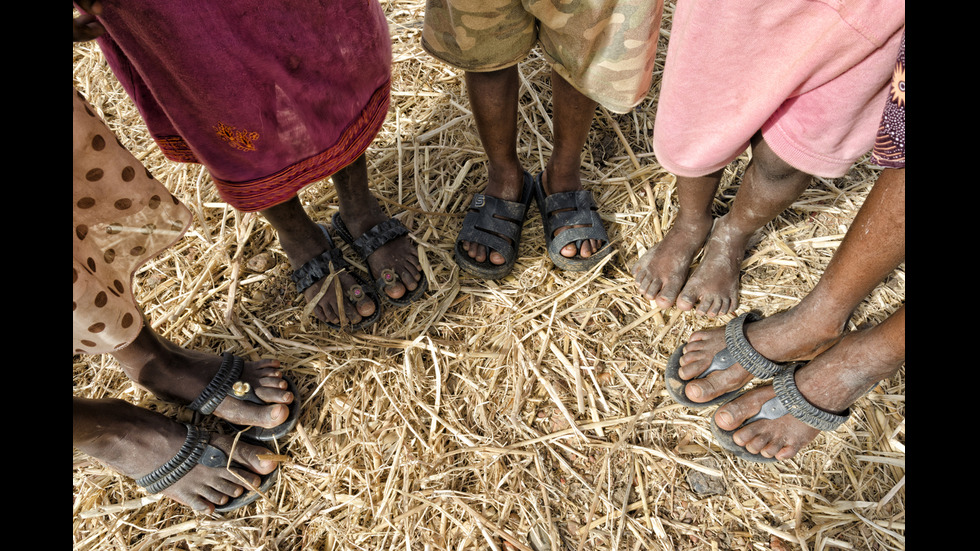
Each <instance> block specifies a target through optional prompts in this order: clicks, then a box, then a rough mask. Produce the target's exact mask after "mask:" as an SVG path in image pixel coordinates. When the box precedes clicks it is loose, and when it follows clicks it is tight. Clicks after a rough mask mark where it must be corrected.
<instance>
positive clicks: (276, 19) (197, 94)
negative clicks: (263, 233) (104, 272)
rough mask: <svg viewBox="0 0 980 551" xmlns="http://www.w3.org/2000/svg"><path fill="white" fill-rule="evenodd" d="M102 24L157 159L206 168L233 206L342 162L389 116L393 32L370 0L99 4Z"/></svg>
mask: <svg viewBox="0 0 980 551" xmlns="http://www.w3.org/2000/svg"><path fill="white" fill-rule="evenodd" d="M99 20H100V21H101V22H102V24H103V25H104V26H105V27H106V29H107V34H106V36H105V37H103V38H101V39H99V41H100V46H101V47H102V49H103V52H105V54H106V58H107V59H108V61H109V64H110V66H111V67H112V69H113V72H114V73H115V74H116V76H117V77H118V78H119V80H120V82H122V84H123V87H124V88H125V89H126V91H127V92H128V93H129V95H130V96H131V97H132V98H133V101H134V102H135V103H136V106H137V107H138V108H139V110H140V113H141V115H142V116H143V119H144V120H145V121H146V124H147V126H148V127H149V130H150V133H151V134H152V136H153V138H154V139H155V140H156V141H157V143H158V144H159V145H160V148H161V149H162V150H163V152H164V154H166V155H167V157H169V158H170V159H173V160H176V161H183V162H200V163H202V164H204V165H205V166H206V167H207V168H208V170H209V171H210V172H211V176H212V177H213V179H214V181H215V183H216V185H217V187H218V190H219V192H220V193H221V196H222V198H223V199H224V200H225V201H227V202H228V203H229V204H231V205H232V206H234V207H235V208H237V209H239V210H243V211H257V210H263V209H266V208H269V207H271V206H274V205H276V204H278V203H280V202H283V201H285V200H287V199H290V198H292V197H293V196H294V195H295V194H296V192H297V191H298V190H299V189H301V188H302V187H303V186H305V185H307V184H309V183H312V182H315V181H317V180H321V179H323V178H326V177H327V176H330V175H331V174H333V173H335V172H336V171H337V170H339V169H341V168H343V167H344V166H346V165H347V164H349V163H351V162H352V161H354V160H355V159H357V158H358V157H359V156H360V155H361V154H362V153H363V152H364V151H365V149H367V147H368V145H369V144H370V143H371V141H372V140H373V139H374V137H375V136H376V135H377V133H378V131H379V130H380V128H381V125H382V124H383V123H384V119H385V116H386V115H387V111H388V101H389V95H388V90H389V83H390V75H391V39H390V37H389V35H388V23H387V21H386V19H385V16H384V12H383V11H382V10H381V7H380V5H379V4H378V2H377V0H331V1H330V2H318V1H316V0H296V1H294V2H289V3H288V5H283V6H270V4H269V3H268V2H262V1H259V0H236V1H234V2H223V1H204V0H170V1H167V2H157V1H153V0H103V8H102V15H101V16H100V18H99Z"/></svg>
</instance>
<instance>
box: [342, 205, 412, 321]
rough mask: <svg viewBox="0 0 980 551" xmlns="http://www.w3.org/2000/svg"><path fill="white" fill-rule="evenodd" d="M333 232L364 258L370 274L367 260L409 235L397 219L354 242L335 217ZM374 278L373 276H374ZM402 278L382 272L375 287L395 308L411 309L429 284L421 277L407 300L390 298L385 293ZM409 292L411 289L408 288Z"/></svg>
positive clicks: (393, 273) (378, 226) (385, 271)
mask: <svg viewBox="0 0 980 551" xmlns="http://www.w3.org/2000/svg"><path fill="white" fill-rule="evenodd" d="M332 225H333V229H334V231H336V232H337V235H339V236H340V238H341V239H343V240H344V242H345V243H347V244H348V245H350V247H351V248H352V249H354V252H356V253H357V256H359V257H361V260H363V261H364V263H365V265H367V266H368V270H370V269H371V266H370V264H368V257H369V256H371V254H373V253H374V251H376V250H378V249H379V248H381V247H383V246H385V245H386V244H387V243H389V242H390V241H392V240H393V239H397V238H398V237H401V236H403V235H408V228H406V227H405V225H404V224H402V223H401V221H400V220H398V219H397V218H389V219H387V220H385V221H384V222H382V223H380V224H378V225H376V226H374V227H373V228H371V229H369V230H368V231H366V232H364V233H363V234H361V236H360V237H358V238H357V239H354V236H353V235H351V232H350V230H348V229H347V224H344V220H343V219H342V218H341V217H340V213H339V212H338V213H337V214H334V215H333V222H332ZM371 276H372V277H374V273H372V274H371ZM399 279H400V278H399V277H398V274H396V273H395V271H394V270H391V269H386V270H382V271H381V275H380V276H378V277H375V278H374V285H375V290H376V291H377V294H378V295H380V296H381V297H382V298H383V299H384V300H385V301H387V302H388V303H389V304H391V305H393V306H398V307H402V306H408V305H409V304H411V303H413V302H415V301H416V300H418V298H419V297H421V296H422V295H423V294H425V291H426V290H427V289H428V288H429V281H428V280H427V279H426V278H425V274H424V273H423V274H422V278H421V279H419V281H418V285H417V286H416V287H415V289H414V290H412V291H409V292H407V293H405V296H403V297H401V298H391V297H390V296H389V295H388V293H386V292H385V289H387V288H388V287H389V286H391V285H394V284H395V283H397V282H398V280H399ZM405 289H406V290H408V287H406V288H405Z"/></svg>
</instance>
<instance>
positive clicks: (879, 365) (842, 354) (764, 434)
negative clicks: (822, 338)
mask: <svg viewBox="0 0 980 551" xmlns="http://www.w3.org/2000/svg"><path fill="white" fill-rule="evenodd" d="M904 363H905V306H904V305H903V306H902V307H901V308H900V309H899V310H898V311H897V312H896V313H895V314H894V315H892V316H891V317H889V318H888V319H887V320H885V321H884V322H883V323H882V324H881V325H878V326H876V327H874V328H872V329H870V330H867V331H859V332H855V333H850V334H848V335H847V336H845V337H844V338H843V339H842V340H841V341H840V342H839V343H837V344H836V345H834V346H833V347H832V348H830V349H829V350H827V351H826V352H824V353H823V354H821V355H819V356H817V358H816V359H814V360H813V361H812V362H810V363H809V364H807V365H806V366H805V367H803V368H801V369H799V370H798V371H797V372H796V385H797V387H798V388H799V390H800V392H801V393H802V394H803V396H804V398H806V400H807V401H809V402H810V403H811V404H813V405H814V406H816V407H817V408H819V409H821V410H823V411H827V412H831V413H842V412H843V411H845V410H846V409H847V408H848V407H850V406H851V404H853V403H854V402H856V401H857V399H858V398H860V397H861V396H863V395H864V394H865V393H867V392H868V390H870V389H871V388H872V387H873V386H874V385H875V384H876V383H877V382H878V381H881V380H883V379H888V378H891V377H892V376H893V375H895V373H896V372H897V371H898V369H899V368H901V367H902V365H903V364H904ZM773 396H775V393H774V392H773V387H772V386H771V385H767V386H764V387H761V388H758V389H753V390H751V391H749V392H747V393H746V394H745V395H743V396H741V397H739V398H737V399H735V400H733V401H731V402H729V403H727V404H725V405H723V406H721V407H720V408H718V411H717V412H716V413H715V422H716V423H717V424H718V426H719V427H720V428H722V429H724V430H729V431H731V430H735V429H738V427H740V426H741V425H742V423H744V422H745V421H746V420H747V419H749V418H751V417H752V416H754V415H755V414H756V413H758V412H759V409H760V408H761V407H762V404H764V403H765V402H766V401H768V400H769V399H771V398H772V397H773ZM819 432H820V431H819V430H817V429H815V428H813V427H811V426H809V425H807V424H805V423H803V422H801V421H799V420H797V419H796V418H795V417H793V416H792V415H784V416H782V417H780V418H778V419H772V420H759V421H755V422H752V423H749V424H748V425H746V426H745V427H742V428H741V429H739V430H737V431H736V432H735V434H734V435H733V436H732V439H733V440H734V442H735V443H736V444H737V445H739V446H742V447H744V448H745V449H746V450H748V451H749V452H751V453H753V454H761V455H762V456H763V457H770V458H772V457H774V458H776V459H779V460H785V459H789V458H790V457H793V456H794V455H796V453H797V452H799V451H800V450H801V449H802V448H803V447H804V446H806V445H807V444H809V443H810V442H811V441H812V440H813V439H814V438H816V436H817V434H819Z"/></svg>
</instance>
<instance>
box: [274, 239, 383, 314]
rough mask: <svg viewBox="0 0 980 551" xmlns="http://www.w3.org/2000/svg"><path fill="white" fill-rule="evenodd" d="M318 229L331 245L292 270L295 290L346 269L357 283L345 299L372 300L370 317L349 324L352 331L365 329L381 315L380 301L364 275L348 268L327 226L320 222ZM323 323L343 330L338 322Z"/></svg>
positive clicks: (304, 287)
mask: <svg viewBox="0 0 980 551" xmlns="http://www.w3.org/2000/svg"><path fill="white" fill-rule="evenodd" d="M320 229H321V230H323V233H324V234H325V235H326V236H327V241H329V242H330V245H331V247H330V248H329V249H327V250H325V251H323V252H322V253H320V254H319V255H318V256H314V257H313V258H311V259H310V260H309V261H308V262H307V263H306V264H303V266H301V267H300V268H299V269H298V270H294V271H293V273H292V276H291V277H292V280H293V283H295V284H296V291H297V292H298V293H299V294H301V295H302V294H303V291H305V290H306V289H307V288H309V287H310V286H311V285H313V284H314V283H316V282H317V281H320V280H321V279H324V278H325V277H327V276H329V275H330V274H331V273H332V272H333V273H340V272H343V271H344V270H347V273H348V274H350V275H351V277H353V278H354V279H355V280H356V281H357V285H354V286H353V287H351V288H350V289H348V290H347V299H348V300H350V301H351V303H354V304H356V303H357V302H359V301H360V300H361V299H362V298H363V297H364V296H365V295H366V296H367V297H368V298H370V299H371V301H372V302H374V314H372V315H371V316H370V317H367V318H364V319H362V320H361V321H360V323H356V324H351V325H350V328H351V330H352V331H359V330H361V329H365V328H367V327H369V326H371V325H372V324H373V323H374V322H376V321H378V319H379V318H380V317H381V303H380V301H378V297H377V296H375V294H374V291H373V290H372V289H371V287H370V285H369V284H368V282H367V281H366V280H365V279H364V277H363V276H361V274H359V273H358V272H356V271H355V270H352V269H350V268H351V266H350V264H348V262H347V260H346V259H344V255H343V253H342V252H341V251H340V249H337V248H335V247H333V239H332V238H331V237H330V233H329V232H328V231H327V227H326V226H324V225H323V224H320ZM324 323H326V324H327V327H330V328H332V329H337V330H338V331H342V330H344V328H343V327H341V326H340V324H337V323H330V322H329V321H327V322H324Z"/></svg>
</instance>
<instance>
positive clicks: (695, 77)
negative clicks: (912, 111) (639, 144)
mask: <svg viewBox="0 0 980 551" xmlns="http://www.w3.org/2000/svg"><path fill="white" fill-rule="evenodd" d="M904 25H905V2H904V0H867V1H864V2H853V3H848V4H847V5H845V4H844V3H843V2H842V1H839V2H834V1H830V0H827V1H817V0H770V1H758V0H741V1H726V2H695V1H686V0H679V2H678V5H677V9H676V11H675V13H674V17H673V27H672V29H671V35H670V42H669V44H668V47H667V62H666V66H665V70H664V78H663V84H662V87H661V93H660V103H659V107H658V110H657V120H656V127H655V129H654V150H655V152H656V154H657V159H658V161H659V162H660V164H661V165H663V166H664V167H665V168H666V169H667V170H669V171H671V172H673V173H675V174H678V175H680V176H689V177H696V176H704V175H706V174H710V173H711V172H714V171H716V170H718V169H720V168H722V167H724V166H726V165H727V164H728V163H730V162H731V161H732V160H734V159H735V158H736V157H738V156H739V155H740V154H742V152H744V151H745V149H746V148H747V147H748V145H749V140H750V139H751V138H752V136H753V135H754V134H755V133H756V132H758V131H760V130H761V131H762V135H763V137H764V139H765V140H766V142H767V143H768V144H769V146H770V147H772V149H773V151H774V152H775V153H776V154H777V155H779V157H780V158H781V159H783V160H784V161H786V162H788V163H789V164H790V165H792V166H794V167H795V168H797V169H799V170H802V171H804V172H807V173H809V174H813V175H817V176H823V177H838V176H842V175H843V174H844V173H846V172H847V170H848V169H849V168H850V166H851V164H853V162H854V161H855V160H857V158H858V157H860V156H861V155H863V154H864V153H866V152H867V151H868V150H869V149H870V148H871V146H872V144H873V143H874V138H875V133H876V130H877V126H878V122H879V120H880V117H881V105H882V104H883V103H884V101H885V94H886V90H887V85H888V82H889V79H890V76H891V72H892V69H893V67H894V64H895V55H896V53H897V52H898V48H899V44H900V42H901V38H902V32H903V29H904Z"/></svg>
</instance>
